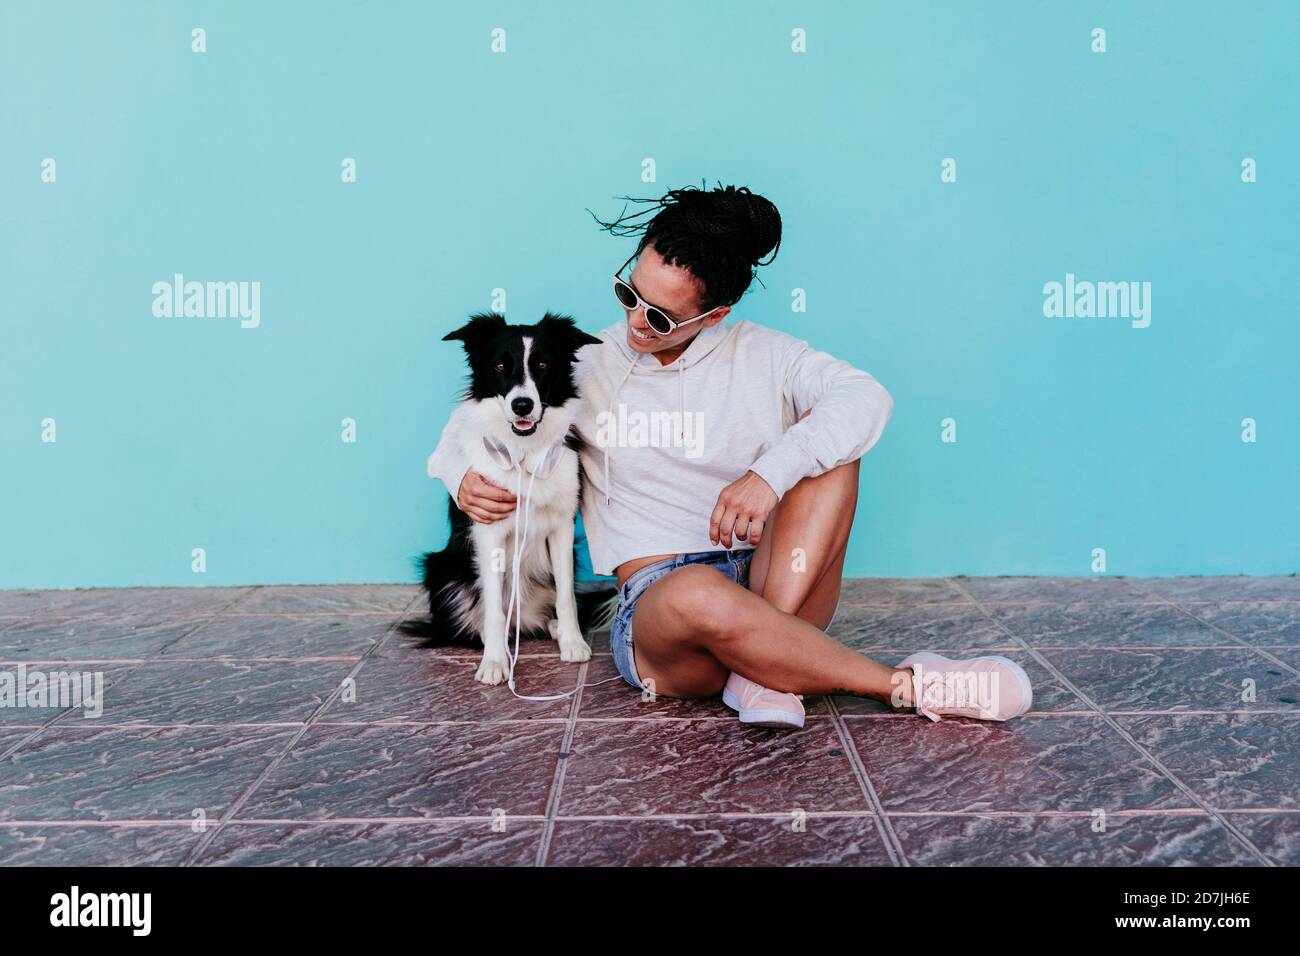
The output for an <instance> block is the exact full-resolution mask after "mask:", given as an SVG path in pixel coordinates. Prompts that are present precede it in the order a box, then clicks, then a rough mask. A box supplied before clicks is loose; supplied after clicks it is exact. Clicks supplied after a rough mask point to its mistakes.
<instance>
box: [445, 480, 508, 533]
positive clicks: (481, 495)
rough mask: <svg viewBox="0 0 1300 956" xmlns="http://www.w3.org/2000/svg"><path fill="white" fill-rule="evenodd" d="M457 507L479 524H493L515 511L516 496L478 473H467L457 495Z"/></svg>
mask: <svg viewBox="0 0 1300 956" xmlns="http://www.w3.org/2000/svg"><path fill="white" fill-rule="evenodd" d="M456 507H457V508H459V509H460V510H461V511H463V512H465V514H467V515H469V516H470V517H471V518H473V519H474V520H475V521H477V522H478V523H479V524H492V522H494V521H500V520H501V519H502V518H504V517H506V515H508V514H510V513H511V512H513V511H514V510H515V496H514V495H512V494H511V493H510V492H508V491H506V490H505V489H504V488H502V487H500V486H498V485H494V484H492V482H490V481H488V480H487V479H486V478H484V477H483V476H482V475H480V474H479V473H478V472H477V471H467V472H465V477H464V478H462V479H461V480H460V490H459V491H458V492H457V493H456Z"/></svg>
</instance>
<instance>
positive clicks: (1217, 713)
mask: <svg viewBox="0 0 1300 956" xmlns="http://www.w3.org/2000/svg"><path fill="white" fill-rule="evenodd" d="M71 709H72V710H74V711H75V710H77V708H75V707H74V708H71ZM1105 713H1106V714H1109V715H1110V716H1112V717H1281V718H1290V719H1300V709H1296V708H1287V709H1267V710H1266V709H1255V710H1107V711H1106V712H1105ZM59 716H60V717H62V716H63V712H62V711H60V714H59ZM911 716H912V715H911V714H910V713H889V712H886V711H881V712H873V713H864V714H853V713H842V712H841V714H840V717H841V718H842V719H844V720H852V721H878V720H903V719H908V718H910V717H911ZM1020 716H1021V718H1037V719H1039V720H1051V719H1062V718H1076V719H1077V718H1080V717H1087V718H1095V719H1100V718H1101V717H1102V716H1104V715H1103V714H1102V713H1099V712H1098V711H1095V710H1090V709H1089V710H1059V711H1058V710H1052V711H1030V712H1029V713H1026V714H1021V715H1020ZM807 719H808V720H809V721H815V722H831V721H833V720H834V719H835V718H834V717H833V716H832V715H831V714H809V715H808V717H807ZM569 720H570V718H569V717H567V716H565V717H500V718H488V719H483V720H473V719H459V720H457V719H450V720H385V719H375V720H316V721H315V722H313V724H312V726H313V727H337V728H340V729H342V728H354V729H356V730H375V729H379V728H385V727H392V728H400V727H477V726H486V727H499V726H502V725H510V724H522V725H529V726H535V725H537V724H567V723H568V722H569ZM734 720H735V718H734V717H728V716H726V715H719V716H697V717H582V716H579V717H578V718H577V719H576V722H577V723H578V724H628V723H642V724H647V725H656V724H659V725H665V726H671V725H672V724H681V723H730V722H732V721H734ZM48 724H49V722H47V723H45V724H16V725H12V726H6V725H4V724H0V733H4V732H5V731H31V730H40V729H42V728H43V727H46V726H48ZM305 724H306V721H305V720H280V721H262V722H257V721H236V722H228V723H223V722H211V721H194V722H192V723H175V722H172V723H167V722H156V721H139V722H134V721H99V720H92V719H90V718H87V719H86V720H85V721H79V722H77V723H72V724H67V723H65V724H63V726H62V727H61V728H60V729H67V730H82V731H87V732H97V731H102V730H113V731H133V730H141V731H144V730H287V729H290V728H294V727H302V726H304V725H305Z"/></svg>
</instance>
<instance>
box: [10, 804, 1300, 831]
mask: <svg viewBox="0 0 1300 956" xmlns="http://www.w3.org/2000/svg"><path fill="white" fill-rule="evenodd" d="M1214 813H1221V814H1226V815H1228V816H1240V817H1252V816H1253V817H1265V816H1285V817H1300V807H1216V808H1214V809H1213V810H1203V809H1201V808H1199V807H1179V808H1175V809H1164V810H1153V809H1131V810H1114V811H1107V816H1108V817H1118V818H1123V819H1145V818H1148V817H1149V818H1156V819H1174V818H1197V819H1200V818H1206V819H1213V814H1214ZM805 814H806V816H807V817H808V819H813V820H873V819H876V818H878V817H885V818H889V819H908V820H912V819H932V818H940V819H946V818H954V819H968V818H969V819H1006V820H1090V819H1092V818H1093V817H1094V816H1095V813H1094V812H1093V811H1092V810H888V811H886V812H884V813H883V814H881V813H874V812H872V811H870V810H808V811H805ZM496 819H498V818H495V817H490V816H482V815H477V816H432V817H314V818H310V819H308V818H304V817H244V818H241V819H238V820H231V821H229V822H228V823H227V824H226V825H227V826H230V827H236V828H238V827H286V826H292V827H331V826H334V827H338V826H363V825H375V824H384V825H387V824H392V825H396V826H437V825H447V824H455V825H460V824H463V825H467V826H468V825H473V826H482V825H483V824H491V823H493V822H494V821H495V820H496ZM511 819H512V820H514V821H516V822H523V823H544V822H545V821H546V819H547V818H546V817H545V816H544V815H543V814H539V813H520V814H515V815H514V816H512V817H511ZM553 819H554V821H555V822H557V823H600V822H605V823H645V822H667V821H675V820H735V821H743V820H770V821H773V822H776V823H787V822H788V821H789V819H790V812H789V811H788V810H764V811H753V812H751V811H735V810H733V811H726V810H719V811H705V812H697V813H691V812H682V813H672V812H667V813H647V814H640V815H634V814H620V813H572V814H556V815H555V816H554V818H553ZM192 826H193V821H192V820H177V819H176V818H174V817H167V818H159V819H153V818H149V817H130V818H123V819H118V820H96V819H63V820H0V830H3V829H5V828H13V829H21V830H37V829H47V828H48V829H70V828H73V827H80V828H85V829H113V828H115V827H122V828H140V827H158V828H165V829H176V830H182V829H183V830H188V829H190V828H191V827H192Z"/></svg>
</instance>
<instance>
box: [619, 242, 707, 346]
mask: <svg viewBox="0 0 1300 956" xmlns="http://www.w3.org/2000/svg"><path fill="white" fill-rule="evenodd" d="M635 258H636V253H633V254H632V256H631V257H629V259H628V260H627V262H625V263H623V264H622V265H621V266H619V267H618V272H615V273H614V295H616V296H617V297H618V304H619V305H621V306H622V307H623V308H625V309H627V310H628V311H629V312H632V311H635V310H636V309H637V308H640V307H644V308H645V321H646V325H648V326H650V331H651V332H654V333H655V334H656V335H672V334H673V333H674V332H676V331H677V330H678V329H679V328H681V327H682V326H683V325H689V324H690V323H692V322H698V321H700V319H707V318H708V317H709V316H711V315H712V314H713V313H714V312H717V311H718V309H720V308H722V306H720V305H715V306H714V307H713V308H711V309H709V311H708V312H704V313H702V314H700V315H697V316H696V317H695V318H693V319H682V321H680V322H675V321H673V320H672V319H670V318H669V317H668V313H667V312H665V311H664V310H663V309H661V308H659V306H657V305H651V304H650V303H649V302H647V301H645V299H643V298H641V296H640V295H638V294H637V291H636V289H634V288H632V286H630V285H629V284H628V283H626V282H624V281H623V280H622V279H620V278H619V277H618V276H619V272H622V271H623V270H624V269H626V268H627V264H628V262H631V261H632V260H633V259H635Z"/></svg>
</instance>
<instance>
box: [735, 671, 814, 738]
mask: <svg viewBox="0 0 1300 956" xmlns="http://www.w3.org/2000/svg"><path fill="white" fill-rule="evenodd" d="M802 700H803V698H802V697H800V696H799V695H798V694H783V693H781V691H779V690H768V689H767V688H766V687H764V686H763V685H762V684H755V683H754V682H753V681H752V680H746V679H745V678H743V677H741V676H740V675H739V674H732V675H731V676H730V677H728V678H727V686H726V687H724V688H722V702H723V703H724V704H726V705H727V706H728V707H730V708H731V709H732V710H734V711H736V712H737V713H739V714H740V722H741V723H742V724H752V725H753V726H755V727H781V728H799V727H802V726H803V718H804V712H803V704H802V703H800V701H802Z"/></svg>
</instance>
